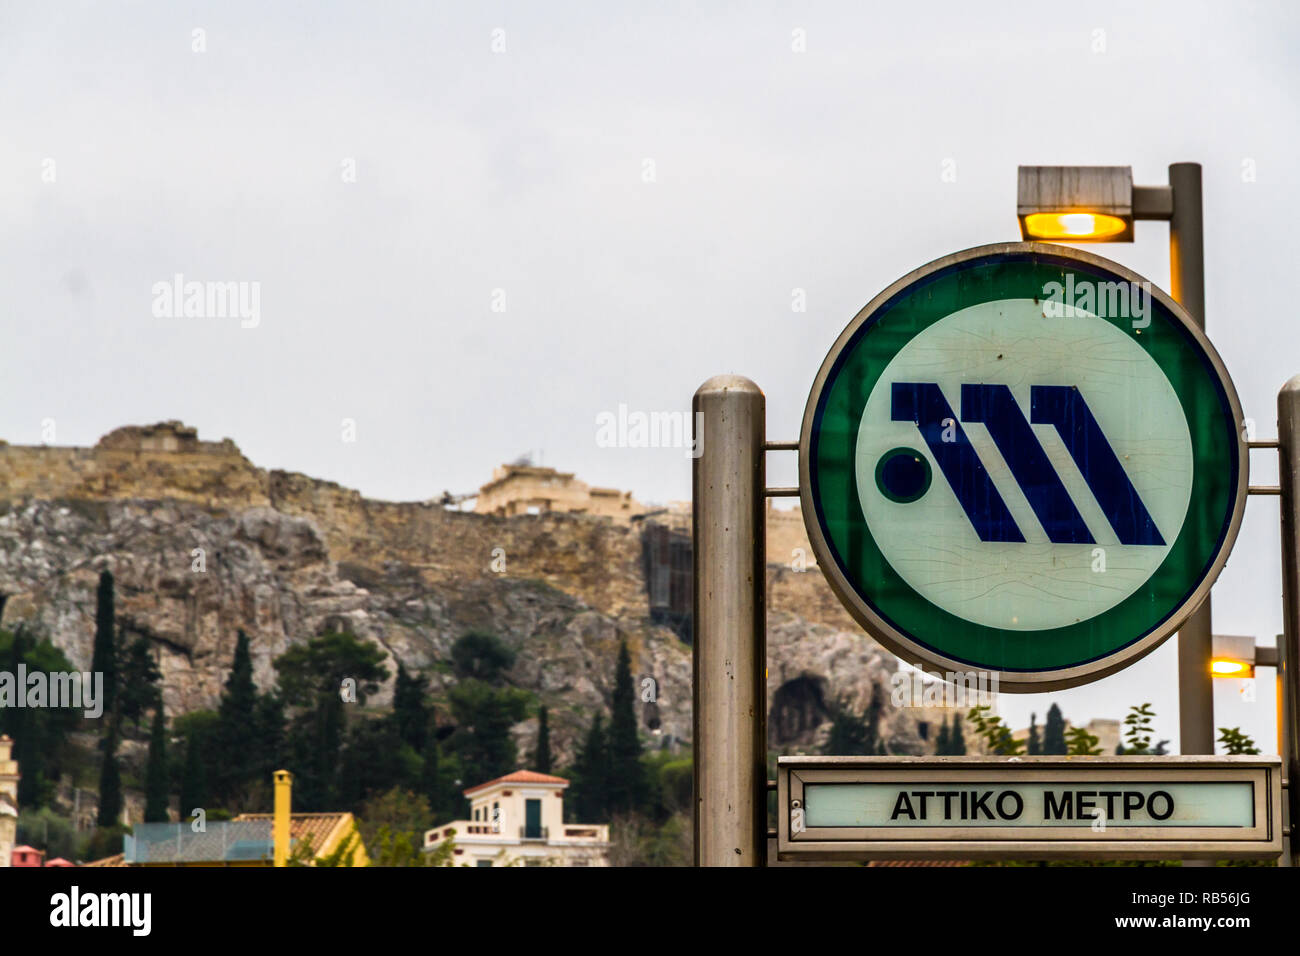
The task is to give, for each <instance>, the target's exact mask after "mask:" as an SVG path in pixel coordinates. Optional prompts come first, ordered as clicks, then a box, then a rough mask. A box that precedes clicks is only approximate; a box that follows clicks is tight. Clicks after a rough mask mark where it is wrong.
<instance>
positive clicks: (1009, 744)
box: [966, 705, 1025, 757]
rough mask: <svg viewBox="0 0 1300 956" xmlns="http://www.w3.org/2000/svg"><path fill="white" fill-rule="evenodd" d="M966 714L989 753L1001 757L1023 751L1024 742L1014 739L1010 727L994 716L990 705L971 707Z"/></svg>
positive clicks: (1012, 755)
mask: <svg viewBox="0 0 1300 956" xmlns="http://www.w3.org/2000/svg"><path fill="white" fill-rule="evenodd" d="M966 716H967V719H968V720H970V722H971V723H973V724H974V725H975V733H976V734H977V735H979V736H980V737H983V738H984V742H985V745H986V746H987V747H988V751H989V753H991V754H998V755H1000V756H1003V757H1015V756H1019V755H1020V754H1022V753H1024V747H1025V742H1024V741H1023V740H1016V738H1015V737H1014V736H1013V735H1012V733H1011V728H1010V727H1008V726H1007V725H1006V724H1005V723H1003V722H1002V718H1001V717H997V716H994V714H993V709H992V708H991V707H989V706H987V705H983V706H979V707H972V708H971V710H970V713H969V714H967V715H966Z"/></svg>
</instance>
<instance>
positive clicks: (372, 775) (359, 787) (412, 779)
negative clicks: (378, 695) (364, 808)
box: [338, 715, 421, 811]
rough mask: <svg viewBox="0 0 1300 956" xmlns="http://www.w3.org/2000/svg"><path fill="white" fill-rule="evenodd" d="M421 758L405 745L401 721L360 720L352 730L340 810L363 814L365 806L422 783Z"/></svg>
mask: <svg viewBox="0 0 1300 956" xmlns="http://www.w3.org/2000/svg"><path fill="white" fill-rule="evenodd" d="M420 769H421V761H420V755H419V754H417V753H416V752H415V748H413V747H412V746H411V745H410V744H406V743H403V742H402V738H401V736H399V734H398V732H397V721H396V720H394V719H393V717H392V716H391V715H390V716H388V717H380V718H371V719H365V718H358V719H356V720H354V721H352V725H351V727H350V728H349V730H348V737H347V745H346V747H345V748H344V750H343V761H342V772H341V773H340V774H339V790H338V794H339V799H340V800H341V801H342V803H341V807H340V808H346V809H348V810H353V811H359V810H360V808H361V804H362V803H363V802H365V801H368V800H370V799H372V798H373V797H375V796H376V795H378V794H381V793H384V792H389V791H392V790H394V789H397V788H404V789H410V788H412V787H416V786H418V785H419V782H420Z"/></svg>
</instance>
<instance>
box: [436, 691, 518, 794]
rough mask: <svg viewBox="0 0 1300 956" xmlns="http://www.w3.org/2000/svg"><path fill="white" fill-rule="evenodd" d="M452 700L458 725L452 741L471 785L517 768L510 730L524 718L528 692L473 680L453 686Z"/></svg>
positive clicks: (453, 712) (516, 754) (452, 709)
mask: <svg viewBox="0 0 1300 956" xmlns="http://www.w3.org/2000/svg"><path fill="white" fill-rule="evenodd" d="M448 701H449V703H450V704H451V714H452V719H453V721H454V722H455V724H456V730H455V731H454V732H453V733H452V735H451V739H450V741H449V743H450V745H451V748H452V749H453V750H454V751H455V753H456V757H457V761H458V763H459V765H460V769H461V771H462V773H463V774H464V775H465V777H466V783H467V784H478V783H484V782H486V781H488V780H494V779H496V778H497V777H500V776H504V775H505V774H508V773H510V772H511V771H513V770H515V769H517V767H516V760H517V759H518V751H517V749H516V747H515V740H514V737H513V736H512V735H511V733H510V729H511V727H513V726H514V725H515V724H516V723H518V722H519V721H521V720H523V719H524V716H525V714H526V713H527V710H528V703H529V696H528V694H526V693H525V692H523V691H521V690H517V689H515V688H509V687H507V688H503V689H501V690H497V689H494V688H493V687H491V686H489V685H488V684H486V683H484V682H483V681H480V680H474V679H469V680H462V681H461V682H460V683H459V684H457V685H456V686H455V687H453V688H452V689H451V691H450V693H449V694H448Z"/></svg>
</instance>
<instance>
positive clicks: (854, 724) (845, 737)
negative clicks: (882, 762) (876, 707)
mask: <svg viewBox="0 0 1300 956" xmlns="http://www.w3.org/2000/svg"><path fill="white" fill-rule="evenodd" d="M875 699H876V698H875V694H874V692H873V694H872V697H871V700H872V703H873V704H874V703H875ZM831 710H832V713H831V730H830V734H828V735H827V737H826V745H825V747H824V748H823V752H824V753H826V754H828V755H830V756H837V757H863V756H871V755H872V754H874V753H875V752H876V750H877V745H878V743H879V741H877V740H876V737H875V734H873V733H872V731H871V725H870V718H869V714H870V711H871V706H870V705H868V707H867V714H857V713H854V712H853V708H852V706H851V705H850V704H849V702H848V701H846V700H843V699H841V700H839V701H837V702H836V704H835V706H834V707H833V708H832V709H831Z"/></svg>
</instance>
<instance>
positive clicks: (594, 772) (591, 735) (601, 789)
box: [573, 713, 609, 823]
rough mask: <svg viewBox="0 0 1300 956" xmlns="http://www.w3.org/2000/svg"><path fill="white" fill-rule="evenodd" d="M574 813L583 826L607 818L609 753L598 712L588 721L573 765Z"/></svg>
mask: <svg viewBox="0 0 1300 956" xmlns="http://www.w3.org/2000/svg"><path fill="white" fill-rule="evenodd" d="M573 775H574V777H576V778H577V779H576V780H575V781H574V789H575V790H576V791H577V794H576V795H575V799H574V801H573V808H574V811H575V812H576V813H577V815H578V818H579V819H580V820H581V821H582V822H584V823H598V822H601V821H604V820H608V819H609V751H608V744H607V741H606V737H605V726H604V723H603V722H602V719H601V715H600V714H599V713H597V714H596V716H595V717H594V718H593V719H592V721H591V729H590V730H589V731H587V739H586V740H585V741H583V744H582V749H581V750H580V751H579V752H578V759H577V760H576V761H575V763H574V766H573Z"/></svg>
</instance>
